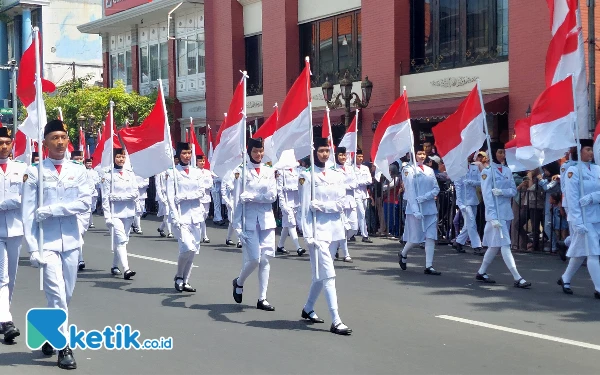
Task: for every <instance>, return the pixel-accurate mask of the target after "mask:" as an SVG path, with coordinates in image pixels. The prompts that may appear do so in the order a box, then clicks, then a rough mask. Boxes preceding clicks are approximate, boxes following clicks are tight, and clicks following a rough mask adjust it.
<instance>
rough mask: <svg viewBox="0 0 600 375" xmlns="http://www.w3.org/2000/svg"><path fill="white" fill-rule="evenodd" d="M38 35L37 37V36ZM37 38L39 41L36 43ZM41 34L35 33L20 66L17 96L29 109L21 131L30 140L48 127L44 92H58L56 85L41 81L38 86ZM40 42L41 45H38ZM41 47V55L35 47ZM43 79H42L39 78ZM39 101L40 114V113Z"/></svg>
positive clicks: (20, 127)
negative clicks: (44, 127)
mask: <svg viewBox="0 0 600 375" xmlns="http://www.w3.org/2000/svg"><path fill="white" fill-rule="evenodd" d="M36 34H37V35H36ZM36 38H37V39H38V41H36ZM39 38H40V34H39V32H35V31H34V33H33V42H32V43H31V45H30V46H29V47H28V48H27V49H26V50H25V52H24V53H23V56H22V57H21V64H20V65H19V75H18V76H17V96H18V97H19V100H21V102H22V103H23V105H24V106H25V108H26V109H27V118H26V119H25V121H23V123H22V124H21V125H20V126H19V129H20V130H21V131H22V132H23V133H25V135H26V136H27V137H29V138H30V139H35V140H37V139H38V138H39V133H40V130H39V128H40V127H43V126H45V125H46V122H47V117H46V107H45V106H44V98H43V97H42V95H41V93H42V92H53V91H54V90H56V86H54V83H52V82H50V81H48V80H45V79H43V78H42V79H40V80H39V82H40V85H41V87H39V90H38V87H36V86H37V84H36V65H37V68H38V69H39V71H41V51H42V48H41V45H42V43H41V40H39ZM38 42H39V43H38ZM36 43H38V45H39V51H38V52H39V53H36V51H35V45H36ZM39 78H41V77H39ZM38 101H39V102H41V103H39V109H40V112H39V113H38Z"/></svg>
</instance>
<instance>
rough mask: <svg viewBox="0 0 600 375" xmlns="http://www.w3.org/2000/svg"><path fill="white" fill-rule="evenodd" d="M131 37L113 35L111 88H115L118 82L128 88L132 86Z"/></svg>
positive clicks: (110, 66) (110, 68)
mask: <svg viewBox="0 0 600 375" xmlns="http://www.w3.org/2000/svg"><path fill="white" fill-rule="evenodd" d="M129 40H131V35H125V34H121V35H111V37H110V41H111V46H110V52H109V53H110V55H109V56H110V57H109V60H108V61H109V71H110V80H109V82H110V86H111V87H114V86H115V82H116V81H117V80H121V81H123V83H124V84H125V85H126V86H131V74H132V73H131V45H130V44H129V42H127V41H129Z"/></svg>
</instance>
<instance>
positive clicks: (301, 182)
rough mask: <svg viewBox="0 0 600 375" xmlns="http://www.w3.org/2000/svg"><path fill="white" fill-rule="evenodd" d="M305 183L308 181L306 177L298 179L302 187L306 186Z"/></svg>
mask: <svg viewBox="0 0 600 375" xmlns="http://www.w3.org/2000/svg"><path fill="white" fill-rule="evenodd" d="M304 181H306V179H305V178H304V177H300V178H299V179H298V182H300V185H304Z"/></svg>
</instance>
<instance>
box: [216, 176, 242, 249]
mask: <svg viewBox="0 0 600 375" xmlns="http://www.w3.org/2000/svg"><path fill="white" fill-rule="evenodd" d="M241 173H242V171H241V168H239V167H238V168H236V169H234V170H233V172H232V175H233V177H232V178H229V179H226V180H223V181H222V182H221V197H222V198H223V203H224V204H225V207H226V208H227V217H228V218H231V221H230V222H229V226H228V227H227V238H226V239H225V245H227V246H233V245H235V243H234V242H233V241H232V240H231V236H233V233H234V232H235V230H234V229H233V217H234V214H233V209H234V207H235V206H236V204H237V199H238V196H239V192H238V190H239V188H240V187H239V185H240V182H241V180H240V175H241ZM236 236H237V234H236ZM237 248H238V249H241V248H242V242H241V241H240V240H239V238H238V241H237Z"/></svg>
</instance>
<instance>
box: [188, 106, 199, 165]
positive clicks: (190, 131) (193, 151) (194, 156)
mask: <svg viewBox="0 0 600 375" xmlns="http://www.w3.org/2000/svg"><path fill="white" fill-rule="evenodd" d="M192 133H193V134H194V136H195V135H196V133H194V119H193V118H192V117H191V116H190V128H189V133H188V134H189V135H188V137H189V139H190V143H191V144H192V162H191V163H190V164H191V166H193V167H194V168H196V160H197V155H196V151H197V150H196V143H193V142H192ZM194 138H195V137H194Z"/></svg>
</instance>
